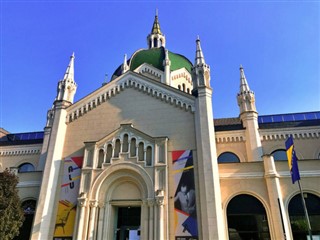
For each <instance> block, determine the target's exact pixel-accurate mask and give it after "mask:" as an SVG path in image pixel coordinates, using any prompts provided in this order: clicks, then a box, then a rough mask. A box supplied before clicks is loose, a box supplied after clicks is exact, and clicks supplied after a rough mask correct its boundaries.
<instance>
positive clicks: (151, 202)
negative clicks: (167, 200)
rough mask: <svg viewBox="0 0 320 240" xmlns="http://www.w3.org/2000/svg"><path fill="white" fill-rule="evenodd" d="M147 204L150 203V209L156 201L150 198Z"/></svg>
mask: <svg viewBox="0 0 320 240" xmlns="http://www.w3.org/2000/svg"><path fill="white" fill-rule="evenodd" d="M147 202H148V206H149V207H152V206H153V205H154V199H152V198H148V199H147Z"/></svg>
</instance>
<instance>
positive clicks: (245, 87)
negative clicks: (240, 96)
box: [240, 65, 250, 93]
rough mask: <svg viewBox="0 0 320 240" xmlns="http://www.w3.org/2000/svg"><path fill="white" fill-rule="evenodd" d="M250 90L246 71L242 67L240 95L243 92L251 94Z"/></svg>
mask: <svg viewBox="0 0 320 240" xmlns="http://www.w3.org/2000/svg"><path fill="white" fill-rule="evenodd" d="M249 91H250V88H249V85H248V82H247V79H246V76H245V75H244V70H243V67H242V65H240V93H243V92H249Z"/></svg>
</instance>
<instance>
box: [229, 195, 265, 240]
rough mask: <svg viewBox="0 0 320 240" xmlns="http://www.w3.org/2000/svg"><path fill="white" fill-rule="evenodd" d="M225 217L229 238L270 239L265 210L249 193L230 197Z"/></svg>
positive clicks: (234, 239)
mask: <svg viewBox="0 0 320 240" xmlns="http://www.w3.org/2000/svg"><path fill="white" fill-rule="evenodd" d="M227 219H228V233H229V239H230V240H236V239H262V240H264V239H270V233H269V225H268V220H267V215H266V210H265V209H264V207H263V205H262V203H261V202H260V201H259V200H258V199H256V198H255V197H253V196H251V195H248V194H241V195H238V196H236V197H234V198H233V199H231V201H230V202H229V204H228V207H227Z"/></svg>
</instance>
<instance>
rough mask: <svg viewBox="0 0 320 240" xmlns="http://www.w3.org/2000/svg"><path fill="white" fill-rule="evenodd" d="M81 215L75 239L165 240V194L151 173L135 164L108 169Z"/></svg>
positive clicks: (124, 164) (98, 181)
mask: <svg viewBox="0 0 320 240" xmlns="http://www.w3.org/2000/svg"><path fill="white" fill-rule="evenodd" d="M88 195H89V196H88V198H87V199H84V202H83V203H81V198H80V209H79V211H78V217H77V219H78V220H77V221H78V227H77V228H78V229H83V231H79V232H78V233H77V234H76V236H75V239H91V238H95V239H97V240H102V239H112V240H126V239H164V236H163V234H164V219H165V214H164V207H163V200H164V196H163V192H160V191H159V192H157V193H155V191H154V183H153V181H152V179H151V178H150V176H149V174H148V172H147V171H146V170H145V169H144V168H142V167H140V166H138V165H137V164H132V163H128V162H126V163H119V164H114V165H112V166H110V167H109V168H108V169H105V171H103V172H102V173H101V174H100V175H99V176H98V177H97V179H96V180H95V182H94V183H93V185H92V188H91V191H90V193H89V194H88Z"/></svg>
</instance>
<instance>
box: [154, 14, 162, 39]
mask: <svg viewBox="0 0 320 240" xmlns="http://www.w3.org/2000/svg"><path fill="white" fill-rule="evenodd" d="M151 34H161V35H162V33H161V30H160V23H159V20H158V9H157V10H156V15H155V17H154V22H153V26H152V29H151Z"/></svg>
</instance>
